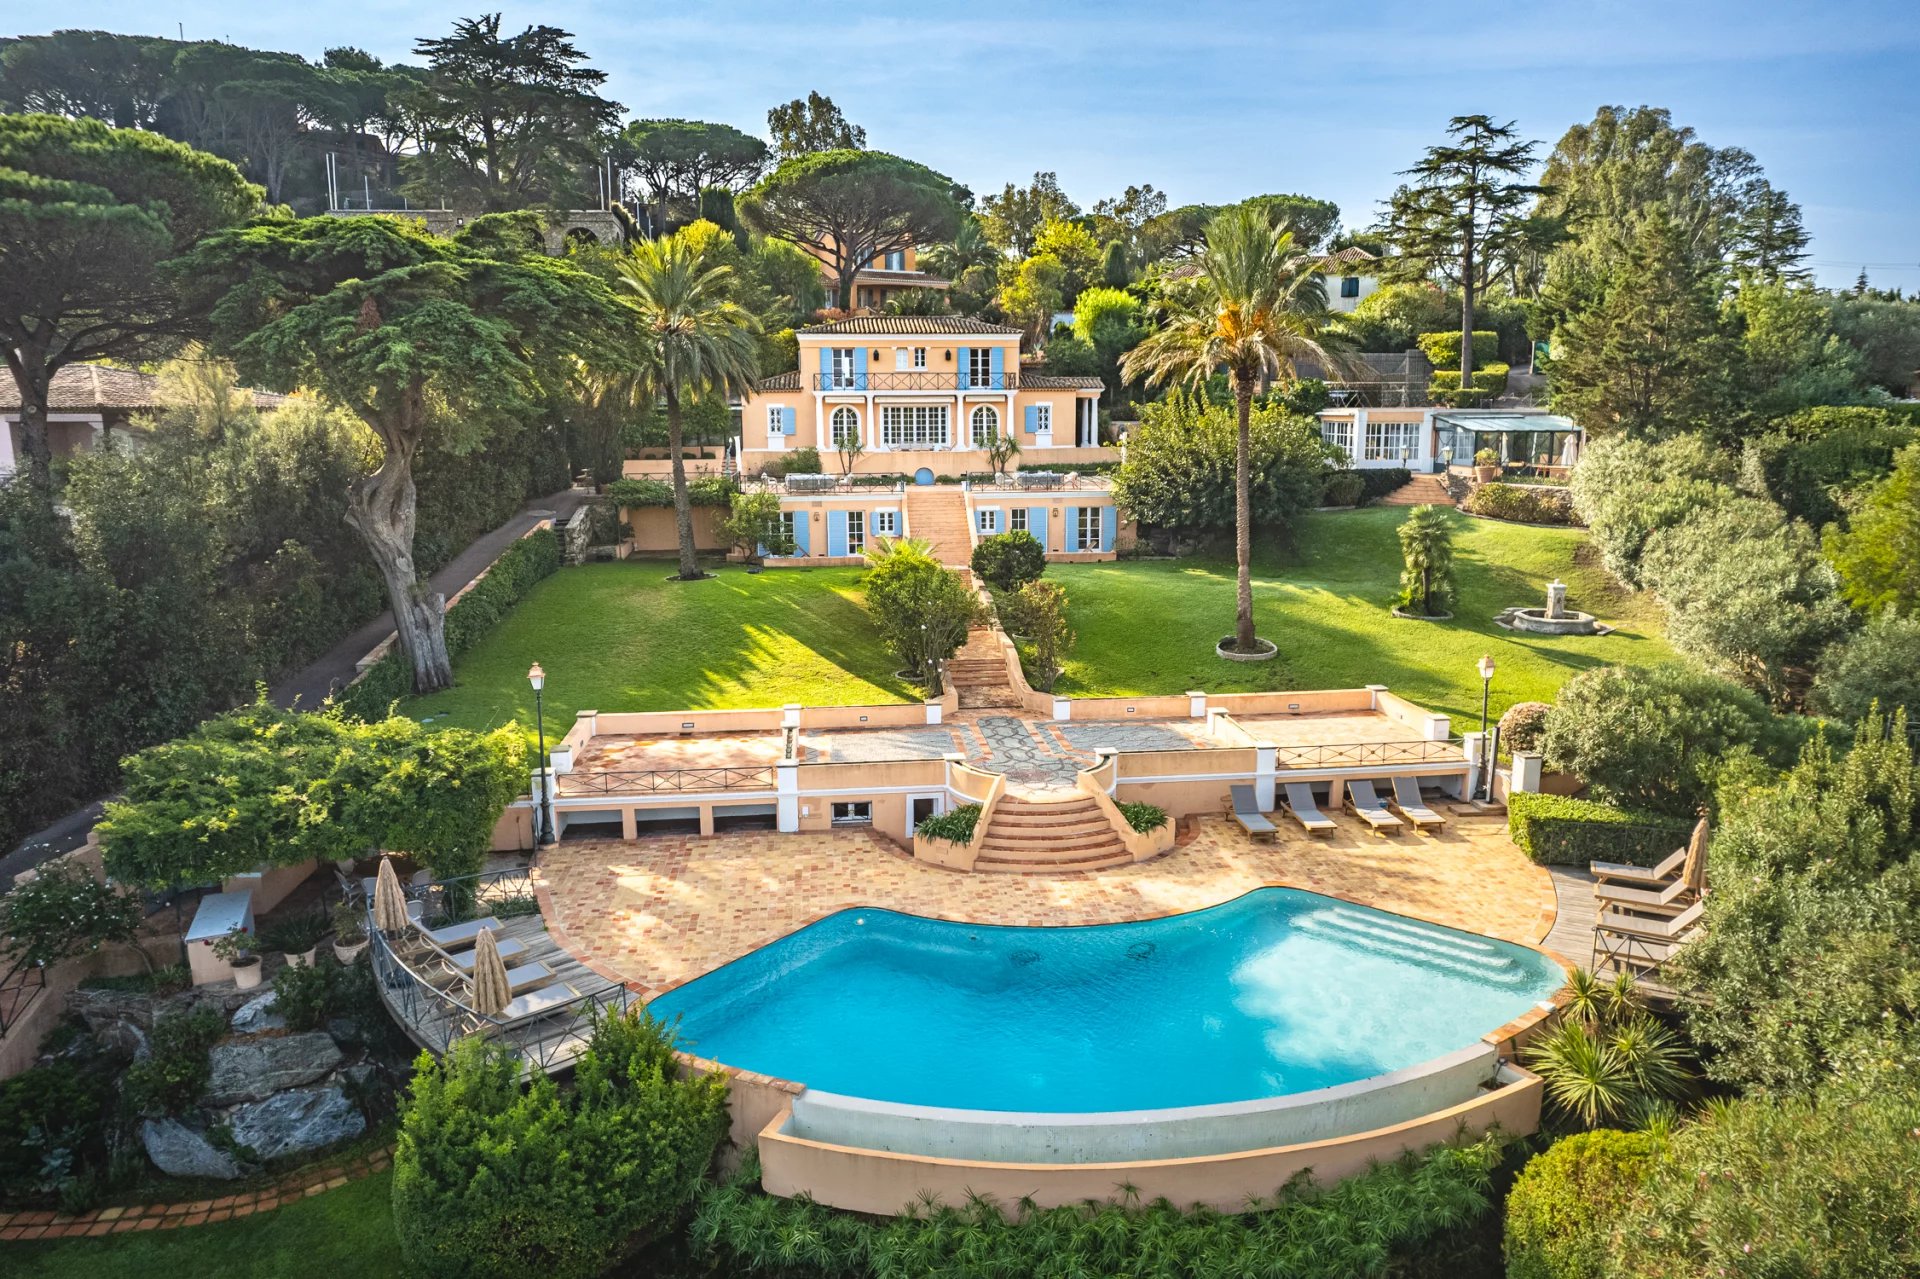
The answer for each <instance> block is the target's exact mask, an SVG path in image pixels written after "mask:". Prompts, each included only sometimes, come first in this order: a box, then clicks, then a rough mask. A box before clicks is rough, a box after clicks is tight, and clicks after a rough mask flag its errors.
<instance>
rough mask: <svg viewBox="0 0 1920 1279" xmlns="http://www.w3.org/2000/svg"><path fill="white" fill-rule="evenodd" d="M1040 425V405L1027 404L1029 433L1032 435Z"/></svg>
mask: <svg viewBox="0 0 1920 1279" xmlns="http://www.w3.org/2000/svg"><path fill="white" fill-rule="evenodd" d="M1039 427H1040V406H1039V405H1038V404H1029V405H1027V434H1028V435H1032V434H1033V433H1034V432H1035V431H1036V430H1038V429H1039Z"/></svg>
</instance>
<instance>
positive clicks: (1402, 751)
mask: <svg viewBox="0 0 1920 1279" xmlns="http://www.w3.org/2000/svg"><path fill="white" fill-rule="evenodd" d="M1465 759H1466V752H1465V751H1464V750H1463V749H1462V748H1461V744H1460V741H1459V739H1457V738H1449V739H1448V740H1446V741H1443V742H1428V741H1420V742H1322V743H1319V744H1316V745H1313V746H1282V747H1279V748H1277V749H1276V750H1275V751H1274V763H1275V765H1276V766H1278V767H1280V768H1357V767H1359V766H1361V765H1363V764H1427V763H1434V762H1437V761H1442V760H1444V761H1446V762H1448V763H1454V762H1458V761H1464V760H1465Z"/></svg>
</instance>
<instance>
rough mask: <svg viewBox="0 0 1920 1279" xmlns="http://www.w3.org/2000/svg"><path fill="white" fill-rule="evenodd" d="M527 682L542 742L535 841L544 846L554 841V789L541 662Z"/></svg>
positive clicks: (538, 733)
mask: <svg viewBox="0 0 1920 1279" xmlns="http://www.w3.org/2000/svg"><path fill="white" fill-rule="evenodd" d="M527 683H529V684H531V685H533V725H534V734H535V736H536V737H537V738H538V739H539V742H540V802H539V804H537V805H536V806H535V807H534V810H533V827H534V829H533V842H534V843H535V844H536V845H539V846H544V845H547V844H551V843H553V790H552V788H551V786H550V785H549V784H548V778H549V777H550V776H551V774H550V772H549V771H548V767H547V719H546V707H545V706H544V705H543V703H542V699H541V696H540V690H542V689H544V688H545V687H546V686H547V673H546V672H545V671H543V670H541V669H540V663H538V662H535V663H534V664H533V665H532V666H531V667H529V668H528V670H527Z"/></svg>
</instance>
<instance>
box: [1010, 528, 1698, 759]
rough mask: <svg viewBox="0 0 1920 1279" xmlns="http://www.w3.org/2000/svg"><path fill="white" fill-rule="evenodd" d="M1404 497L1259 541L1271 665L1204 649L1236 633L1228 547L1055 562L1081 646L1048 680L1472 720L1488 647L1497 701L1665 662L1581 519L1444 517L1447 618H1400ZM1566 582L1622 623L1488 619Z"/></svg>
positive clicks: (1257, 612)
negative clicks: (1368, 691)
mask: <svg viewBox="0 0 1920 1279" xmlns="http://www.w3.org/2000/svg"><path fill="white" fill-rule="evenodd" d="M1406 513H1407V508H1404V507H1372V508H1369V509H1366V510H1360V511H1330V512H1323V513H1316V514H1314V515H1310V516H1309V517H1308V518H1307V519H1306V521H1305V522H1304V524H1303V526H1302V527H1301V530H1300V535H1299V538H1298V541H1297V546H1296V548H1295V550H1294V551H1292V552H1291V553H1288V552H1282V551H1280V550H1278V549H1275V548H1265V547H1256V549H1255V555H1254V577H1253V611H1254V622H1255V624H1256V626H1257V627H1258V629H1259V633H1260V634H1261V635H1262V636H1264V637H1266V638H1267V639H1270V640H1273V641H1274V642H1275V643H1277V644H1278V645H1279V646H1280V656H1279V657H1278V658H1277V659H1275V660H1274V661H1272V662H1266V663H1261V664H1239V663H1231V662H1226V661H1222V660H1221V659H1220V658H1218V657H1216V656H1214V653H1213V646H1214V644H1215V642H1216V641H1218V640H1219V639H1220V638H1221V637H1222V636H1224V635H1227V634H1230V633H1231V632H1232V630H1233V613H1234V571H1233V561H1232V560H1231V559H1219V560H1213V559H1208V560H1194V559H1186V560H1180V561H1151V560H1148V561H1122V562H1119V563H1113V564H1062V565H1054V566H1052V567H1050V568H1049V569H1048V570H1047V576H1048V577H1049V578H1051V579H1053V580H1054V581H1057V582H1059V583H1060V584H1061V585H1063V586H1065V587H1066V588H1067V595H1068V608H1067V616H1068V620H1069V622H1070V623H1071V624H1072V626H1073V629H1074V631H1075V632H1076V633H1077V634H1078V635H1079V644H1078V646H1077V647H1076V648H1075V649H1074V651H1073V655H1072V658H1071V660H1070V661H1069V662H1068V664H1067V670H1066V674H1065V675H1064V676H1063V677H1062V678H1061V680H1060V683H1059V685H1058V687H1057V689H1056V691H1058V692H1063V693H1070V694H1073V695H1075V696H1081V697H1127V696H1141V695H1146V694H1153V693H1179V692H1184V691H1185V690H1187V689H1190V688H1202V689H1208V690H1210V691H1215V692H1244V691H1255V690H1265V689H1313V688H1355V687H1359V686H1360V685H1363V684H1385V685H1387V686H1388V687H1389V688H1391V689H1392V690H1393V691H1395V692H1396V693H1399V694H1401V695H1402V696H1404V697H1407V698H1410V699H1412V700H1413V701H1415V702H1418V703H1420V704H1422V705H1424V706H1428V707H1431V708H1432V709H1434V710H1436V711H1440V712H1443V713H1445V714H1448V715H1452V716H1454V717H1455V725H1454V726H1455V728H1456V729H1462V728H1466V727H1468V721H1469V719H1471V720H1472V721H1473V724H1472V726H1473V727H1478V721H1479V715H1480V677H1479V675H1478V674H1477V673H1476V672H1475V671H1474V663H1475V662H1476V661H1478V660H1479V658H1480V656H1481V655H1482V654H1483V653H1490V654H1492V656H1493V659H1494V663H1495V665H1496V667H1497V670H1496V673H1495V675H1494V677H1493V696H1492V703H1493V713H1494V714H1495V715H1498V714H1499V713H1500V711H1501V710H1502V709H1504V708H1505V707H1506V706H1509V705H1511V704H1512V703H1514V702H1519V701H1532V700H1540V701H1545V700H1550V699H1551V698H1552V696H1553V694H1554V691H1555V690H1556V689H1558V688H1559V687H1560V685H1561V683H1562V682H1563V681H1565V680H1566V679H1567V678H1568V677H1569V676H1570V675H1572V674H1574V673H1575V672H1577V671H1580V670H1583V669H1585V668H1586V667H1589V666H1598V665H1602V664H1605V663H1631V664H1640V665H1646V664H1651V663H1656V662H1663V661H1669V660H1671V659H1672V657H1673V653H1672V650H1671V649H1669V648H1668V647H1667V644H1666V640H1665V637H1664V635H1663V633H1662V629H1661V625H1660V614H1659V608H1658V605H1657V604H1656V603H1654V602H1653V601H1652V600H1651V599H1648V598H1646V597H1644V596H1638V597H1636V596H1634V595H1632V594H1630V593H1627V592H1624V591H1621V590H1620V589H1619V588H1618V587H1617V586H1616V585H1614V583H1613V582H1612V579H1611V578H1609V577H1608V575H1607V574H1606V572H1605V570H1603V569H1601V568H1600V567H1599V566H1598V565H1597V564H1595V563H1593V562H1592V553H1591V551H1590V550H1588V549H1586V547H1585V536H1584V534H1582V533H1581V532H1580V531H1579V530H1577V529H1560V528H1540V527H1529V526H1522V525H1515V524H1496V523H1493V522H1490V521H1486V520H1475V519H1469V518H1467V517H1465V516H1454V517H1453V524H1454V565H1455V571H1456V575H1457V577H1458V580H1459V585H1460V599H1459V601H1458V603H1457V604H1456V605H1455V607H1454V614H1455V620H1453V621H1451V622H1413V621H1404V620H1401V619H1399V618H1395V617H1393V616H1392V615H1390V614H1389V613H1388V611H1387V610H1388V608H1389V607H1390V606H1391V605H1392V604H1393V603H1394V602H1395V598H1396V594H1397V591H1398V587H1399V577H1400V546H1399V541H1398V539H1397V537H1396V535H1395V531H1396V529H1397V528H1398V527H1399V524H1400V521H1401V520H1402V519H1404V518H1405V516H1406ZM1555 577H1559V578H1560V579H1561V580H1562V581H1564V582H1566V583H1567V600H1568V603H1569V605H1570V606H1572V607H1575V608H1579V609H1582V610H1584V611H1586V612H1589V613H1594V614H1597V615H1598V616H1599V617H1600V618H1601V620H1602V621H1606V622H1611V623H1613V624H1614V625H1615V626H1617V627H1618V628H1619V629H1618V630H1616V631H1615V632H1614V633H1613V634H1612V635H1607V636H1565V637H1554V636H1545V635H1527V634H1524V633H1521V632H1516V631H1505V630H1501V629H1500V628H1499V627H1497V626H1495V625H1494V624H1493V616H1494V614H1495V613H1497V612H1499V611H1500V610H1501V609H1503V608H1506V607H1508V606H1512V605H1530V606H1538V605H1541V604H1543V603H1544V602H1545V599H1546V584H1547V583H1548V582H1549V581H1551V580H1552V579H1553V578H1555Z"/></svg>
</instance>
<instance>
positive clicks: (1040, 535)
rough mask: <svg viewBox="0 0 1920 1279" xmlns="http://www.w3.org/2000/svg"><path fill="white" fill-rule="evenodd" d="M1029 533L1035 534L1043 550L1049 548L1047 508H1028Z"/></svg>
mask: <svg viewBox="0 0 1920 1279" xmlns="http://www.w3.org/2000/svg"><path fill="white" fill-rule="evenodd" d="M1027 532H1029V533H1031V534H1033V536H1034V539H1035V540H1036V541H1038V542H1039V543H1040V549H1041V550H1045V549H1046V547H1047V508H1046V507H1044V506H1030V507H1028V508H1027Z"/></svg>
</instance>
